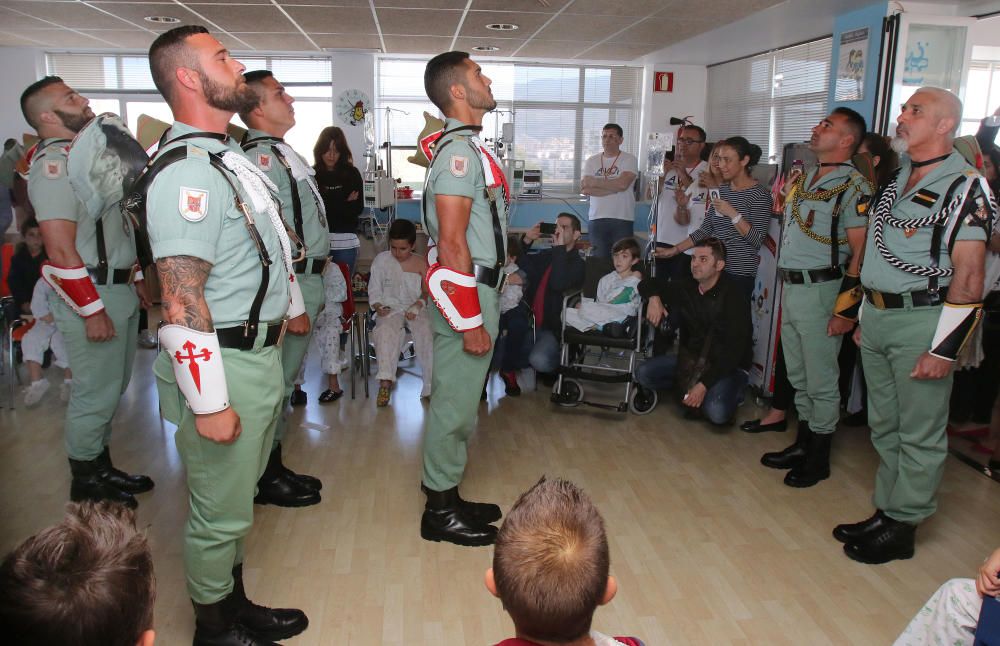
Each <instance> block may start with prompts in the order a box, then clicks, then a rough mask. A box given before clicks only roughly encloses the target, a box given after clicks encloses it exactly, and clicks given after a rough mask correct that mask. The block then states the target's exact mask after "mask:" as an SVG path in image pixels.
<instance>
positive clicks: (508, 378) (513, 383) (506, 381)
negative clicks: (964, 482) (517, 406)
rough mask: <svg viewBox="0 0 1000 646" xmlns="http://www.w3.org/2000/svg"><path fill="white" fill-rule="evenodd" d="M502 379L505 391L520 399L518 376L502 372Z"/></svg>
mask: <svg viewBox="0 0 1000 646" xmlns="http://www.w3.org/2000/svg"><path fill="white" fill-rule="evenodd" d="M500 378H501V379H503V386H504V391H505V392H506V393H507V394H508V395H510V396H511V397H518V396H519V395H520V394H521V387H520V386H518V385H517V374H515V373H513V372H503V371H500Z"/></svg>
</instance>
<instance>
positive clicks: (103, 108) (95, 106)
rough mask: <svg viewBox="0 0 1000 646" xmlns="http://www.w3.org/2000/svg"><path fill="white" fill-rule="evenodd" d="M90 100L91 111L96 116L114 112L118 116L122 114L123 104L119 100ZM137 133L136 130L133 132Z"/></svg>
mask: <svg viewBox="0 0 1000 646" xmlns="http://www.w3.org/2000/svg"><path fill="white" fill-rule="evenodd" d="M87 98H88V99H90V109H91V110H93V111H94V114H103V113H105V112H113V113H114V114H117V115H118V116H121V113H122V102H121V101H119V100H118V99H107V98H103V97H101V98H96V99H95V98H92V97H87ZM132 132H135V129H133V130H132Z"/></svg>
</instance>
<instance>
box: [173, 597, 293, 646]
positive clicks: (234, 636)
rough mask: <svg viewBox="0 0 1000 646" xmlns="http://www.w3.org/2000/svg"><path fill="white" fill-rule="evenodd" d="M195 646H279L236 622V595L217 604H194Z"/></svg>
mask: <svg viewBox="0 0 1000 646" xmlns="http://www.w3.org/2000/svg"><path fill="white" fill-rule="evenodd" d="M191 603H192V605H193V606H194V642H193V646H278V645H277V644H275V643H274V642H272V641H271V640H269V639H264V638H263V637H259V636H257V635H255V634H254V633H253V632H251V631H250V630H249V629H247V628H246V627H245V626H243V625H242V624H240V623H239V622H238V621H237V620H236V611H237V606H238V605H239V604H238V603H237V600H236V595H235V594H233V593H230V594H229V596H228V597H226V598H225V599H223V600H222V601H217V602H216V603H207V604H202V603H194V602H193V601H192V602H191Z"/></svg>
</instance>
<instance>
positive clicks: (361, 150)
mask: <svg viewBox="0 0 1000 646" xmlns="http://www.w3.org/2000/svg"><path fill="white" fill-rule="evenodd" d="M331 58H332V59H333V103H334V106H336V104H337V97H339V96H340V93H341V92H343V91H344V90H351V89H354V90H361V91H362V92H364V93H365V94H367V95H368V97H369V98H370V99H371V100H372V106H371V107H372V108H373V109H374V108H375V55H374V54H353V53H347V52H334V53H332V54H331ZM331 125H334V126H338V127H340V128H341V129H343V131H344V135H345V136H346V137H347V145H348V146H350V147H351V153H353V155H354V165H355V166H357V167H358V169H359V170H361V171H364V169H365V165H366V161H365V158H364V154H365V131H364V127H363V126H360V125H358V126H352V125H351V124H350V123H346V122H345V121H344V120H343V119H341V118H340V117H339V116H337V115H334V117H333V123H332V124H331ZM303 154H306V156H307V157H310V158H311V156H310V155H309V154H307V153H306V152H305V151H303Z"/></svg>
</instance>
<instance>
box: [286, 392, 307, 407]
mask: <svg viewBox="0 0 1000 646" xmlns="http://www.w3.org/2000/svg"><path fill="white" fill-rule="evenodd" d="M307 401H309V395H307V394H306V391H304V390H299V389H298V388H296V389H295V390H293V391H292V396H291V398H290V399H289V403H290V404H291V405H292V406H305V405H306V402H307Z"/></svg>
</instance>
